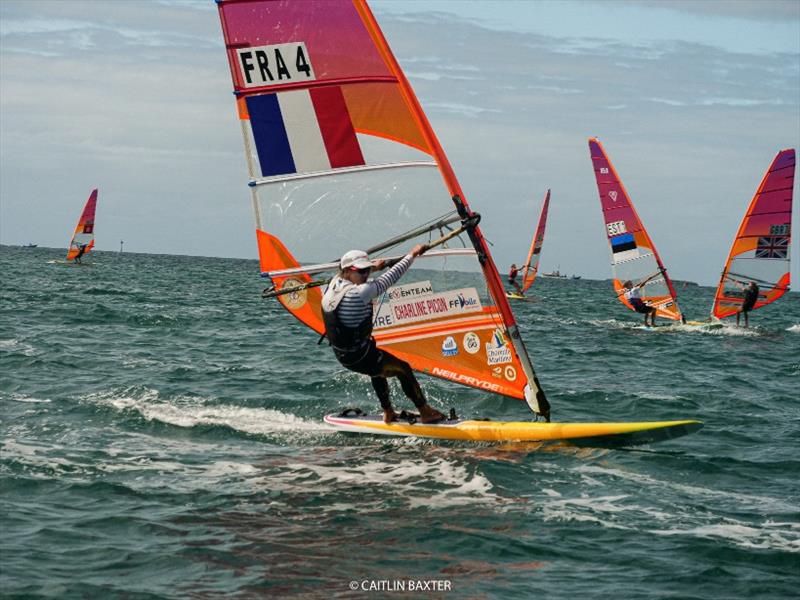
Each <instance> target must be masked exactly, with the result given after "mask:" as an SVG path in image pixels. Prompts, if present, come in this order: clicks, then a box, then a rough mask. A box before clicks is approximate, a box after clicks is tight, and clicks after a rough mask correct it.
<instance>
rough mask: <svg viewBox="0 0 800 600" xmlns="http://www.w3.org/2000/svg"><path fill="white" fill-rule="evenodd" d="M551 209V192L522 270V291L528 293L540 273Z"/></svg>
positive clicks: (547, 195)
mask: <svg viewBox="0 0 800 600" xmlns="http://www.w3.org/2000/svg"><path fill="white" fill-rule="evenodd" d="M549 208H550V190H549V189H548V190H547V193H546V194H545V196H544V204H542V212H541V214H540V215H539V225H538V226H537V227H536V234H535V235H534V236H533V240H532V241H531V249H530V250H529V251H528V258H527V259H526V260H525V266H524V267H523V268H522V276H523V279H522V291H523V292H527V291H528V288H530V287H531V285H533V282H534V281H535V280H536V274H537V273H538V272H539V259H540V258H541V257H542V244H544V229H545V226H546V225H547V211H548V209H549Z"/></svg>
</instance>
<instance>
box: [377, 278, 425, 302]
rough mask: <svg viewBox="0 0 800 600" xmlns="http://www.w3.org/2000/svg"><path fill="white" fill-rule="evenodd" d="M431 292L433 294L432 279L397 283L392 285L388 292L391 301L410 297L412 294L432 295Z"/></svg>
mask: <svg viewBox="0 0 800 600" xmlns="http://www.w3.org/2000/svg"><path fill="white" fill-rule="evenodd" d="M431 294H433V286H432V285H431V282H430V281H418V282H417V283H409V284H406V285H396V286H394V287H390V288H389V290H388V291H387V292H386V295H387V296H389V300H390V301H391V302H394V301H396V300H402V299H403V298H410V297H412V296H430V295H431Z"/></svg>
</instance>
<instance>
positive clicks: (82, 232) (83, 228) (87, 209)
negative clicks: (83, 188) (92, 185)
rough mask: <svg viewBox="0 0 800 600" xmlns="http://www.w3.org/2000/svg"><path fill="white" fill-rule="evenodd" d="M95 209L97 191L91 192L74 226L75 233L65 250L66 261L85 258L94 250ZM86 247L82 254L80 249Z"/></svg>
mask: <svg viewBox="0 0 800 600" xmlns="http://www.w3.org/2000/svg"><path fill="white" fill-rule="evenodd" d="M96 207H97V190H96V189H95V190H92V193H91V194H89V199H88V200H87V201H86V205H85V206H84V207H83V212H82V213H81V218H80V219H78V224H77V225H76V226H75V233H73V234H72V239H71V240H70V242H69V249H68V250H67V260H74V259H75V258H76V257H78V256H81V257H83V256H86V255H87V254H88V253H89V251H90V250H91V249H92V248H94V212H95V208H96ZM82 246H86V248H85V249H84V251H83V252H81V247H82Z"/></svg>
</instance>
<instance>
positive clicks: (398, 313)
mask: <svg viewBox="0 0 800 600" xmlns="http://www.w3.org/2000/svg"><path fill="white" fill-rule="evenodd" d="M389 308H390V312H391V315H392V322H393V323H394V324H396V325H401V324H405V323H413V322H415V321H425V320H428V319H436V318H439V317H447V316H451V315H459V314H461V313H467V312H475V311H479V310H481V301H480V298H479V296H478V290H476V289H475V288H465V289H461V290H451V291H448V292H441V293H438V294H430V295H427V296H415V297H412V298H409V299H407V300H400V301H396V302H390V303H389Z"/></svg>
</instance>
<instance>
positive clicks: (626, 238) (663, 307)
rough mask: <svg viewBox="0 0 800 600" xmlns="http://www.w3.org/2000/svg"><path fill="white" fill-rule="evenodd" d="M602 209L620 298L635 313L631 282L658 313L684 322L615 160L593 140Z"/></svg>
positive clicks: (598, 142)
mask: <svg viewBox="0 0 800 600" xmlns="http://www.w3.org/2000/svg"><path fill="white" fill-rule="evenodd" d="M589 153H590V154H591V157H592V165H593V166H594V175H595V179H596V181H597V189H598V191H599V193H600V207H601V209H602V211H603V219H604V220H605V225H606V237H607V239H608V243H609V246H610V249H611V267H612V270H613V274H614V290H615V291H616V293H617V298H618V299H619V301H620V302H622V303H623V304H624V305H625V306H627V307H628V308H630V309H631V310H633V306H631V304H630V302H628V300H627V299H626V298H625V289H624V288H623V284H624V283H625V282H626V281H630V282H631V283H633V285H638V286H641V297H642V300H644V301H645V302H646V303H647V304H649V305H650V306H654V307H655V308H656V311H657V312H656V314H657V315H658V316H660V317H664V318H666V319H672V320H673V321H681V320H683V315H682V314H681V310H680V308H679V307H678V300H677V294H676V293H675V288H674V287H673V285H672V281H670V279H669V277H668V276H667V270H666V269H665V268H664V265H663V263H662V262H661V257H659V255H658V252H656V246H655V244H654V243H653V240H651V239H650V236H649V235H648V234H647V230H646V229H645V228H644V225H643V224H642V221H641V219H639V215H638V214H637V213H636V209H635V208H634V207H633V203H632V202H631V199H630V196H628V192H627V191H626V190H625V186H624V185H622V181H621V180H620V178H619V176H618V175H617V172H616V170H615V169H614V166H613V165H612V164H611V160H610V159H609V158H608V156H607V155H606V153H605V150H604V149H603V145H602V144H601V143H600V140H598V139H597V138H589Z"/></svg>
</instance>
